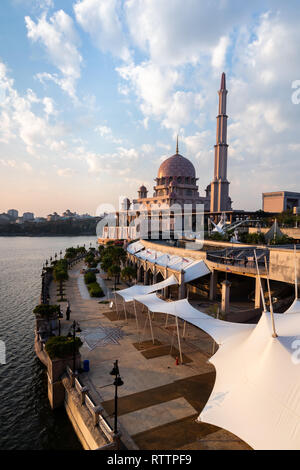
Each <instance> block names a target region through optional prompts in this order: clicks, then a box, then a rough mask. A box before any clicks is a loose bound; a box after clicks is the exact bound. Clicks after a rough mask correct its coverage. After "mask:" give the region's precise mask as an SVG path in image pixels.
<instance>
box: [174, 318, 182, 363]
mask: <svg viewBox="0 0 300 470" xmlns="http://www.w3.org/2000/svg"><path fill="white" fill-rule="evenodd" d="M175 321H176V328H177V338H178V347H179V354H180V362H181V364H183V360H182V351H181V341H180V334H179V325H178V317H177V316H176V317H175Z"/></svg>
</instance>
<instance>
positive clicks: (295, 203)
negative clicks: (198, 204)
mask: <svg viewBox="0 0 300 470" xmlns="http://www.w3.org/2000/svg"><path fill="white" fill-rule="evenodd" d="M294 207H300V193H294V192H290V191H274V192H271V193H263V194H262V210H263V211H264V212H283V211H286V210H293V209H294Z"/></svg>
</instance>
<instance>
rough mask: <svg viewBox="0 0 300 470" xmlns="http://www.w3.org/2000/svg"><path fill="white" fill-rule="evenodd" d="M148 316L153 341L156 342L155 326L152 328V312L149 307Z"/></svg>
mask: <svg viewBox="0 0 300 470" xmlns="http://www.w3.org/2000/svg"><path fill="white" fill-rule="evenodd" d="M148 318H149V322H150V331H151V338H152V343H153V344H155V340H154V335H153V328H152V320H151V313H150V310H149V309H148Z"/></svg>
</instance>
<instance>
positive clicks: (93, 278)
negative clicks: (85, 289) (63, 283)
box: [84, 273, 96, 284]
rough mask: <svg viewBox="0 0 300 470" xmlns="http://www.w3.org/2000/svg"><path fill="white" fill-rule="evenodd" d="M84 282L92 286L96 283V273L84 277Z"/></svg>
mask: <svg viewBox="0 0 300 470" xmlns="http://www.w3.org/2000/svg"><path fill="white" fill-rule="evenodd" d="M84 282H85V283H86V284H91V283H94V282H96V275H95V274H94V273H86V274H85V275H84Z"/></svg>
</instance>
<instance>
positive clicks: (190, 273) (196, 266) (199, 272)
mask: <svg viewBox="0 0 300 470" xmlns="http://www.w3.org/2000/svg"><path fill="white" fill-rule="evenodd" d="M209 273H210V269H209V268H208V266H207V264H206V263H205V261H203V260H201V261H194V262H193V263H192V264H190V265H189V266H188V267H187V268H186V269H185V273H184V282H190V281H193V280H194V279H197V278H198V277H202V276H205V275H206V274H209Z"/></svg>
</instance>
